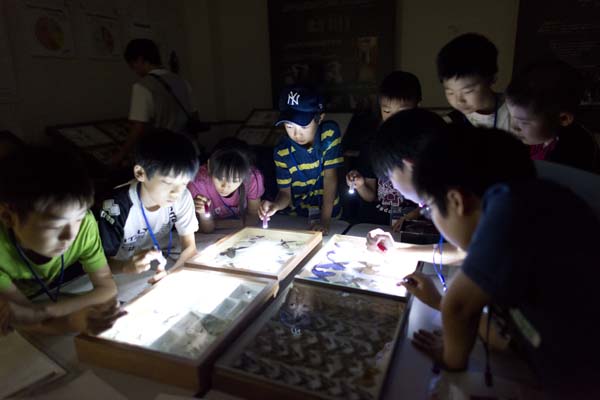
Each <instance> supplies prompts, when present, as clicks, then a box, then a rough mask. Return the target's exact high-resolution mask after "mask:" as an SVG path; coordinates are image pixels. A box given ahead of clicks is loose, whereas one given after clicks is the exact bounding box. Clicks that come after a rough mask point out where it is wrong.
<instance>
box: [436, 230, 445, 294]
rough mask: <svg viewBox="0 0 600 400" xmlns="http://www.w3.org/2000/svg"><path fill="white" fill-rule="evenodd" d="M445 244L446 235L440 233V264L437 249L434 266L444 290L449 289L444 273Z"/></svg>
mask: <svg viewBox="0 0 600 400" xmlns="http://www.w3.org/2000/svg"><path fill="white" fill-rule="evenodd" d="M443 246H444V237H443V236H442V235H440V241H439V243H438V249H439V251H440V263H439V265H438V264H436V263H435V250H434V251H433V268H434V269H435V273H436V274H437V276H438V278H439V280H440V282H441V284H442V288H443V289H444V292H445V291H446V290H448V287H447V286H446V279H444V274H443V273H442V271H443V270H442V267H443V265H442V252H443V249H444V248H443Z"/></svg>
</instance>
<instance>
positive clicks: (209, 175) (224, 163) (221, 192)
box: [188, 138, 265, 233]
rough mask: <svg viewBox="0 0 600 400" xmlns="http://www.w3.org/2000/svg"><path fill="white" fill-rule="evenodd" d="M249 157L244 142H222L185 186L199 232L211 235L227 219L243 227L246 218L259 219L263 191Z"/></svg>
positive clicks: (259, 175)
mask: <svg viewBox="0 0 600 400" xmlns="http://www.w3.org/2000/svg"><path fill="white" fill-rule="evenodd" d="M248 153H249V149H248V145H247V144H246V143H245V142H242V141H240V140H237V139H234V138H228V139H225V140H222V141H221V142H220V143H219V144H217V146H216V147H215V149H214V151H213V153H212V155H211V156H210V158H209V160H208V162H207V163H206V165H203V166H201V167H200V169H199V170H198V173H197V174H196V177H195V178H194V179H193V180H192V181H191V182H190V183H189V184H188V189H189V191H190V193H191V194H192V197H193V198H194V204H195V206H196V213H197V214H198V215H199V216H200V230H201V231H202V232H204V233H210V232H212V231H214V229H215V225H219V226H224V225H223V222H224V221H226V220H227V219H229V220H231V219H232V218H234V219H236V221H239V220H241V221H242V223H244V222H245V220H246V217H247V216H254V217H256V216H257V215H258V207H259V206H260V197H261V196H262V195H263V193H264V191H265V187H264V183H263V176H262V174H261V173H260V171H259V170H257V169H256V168H254V167H253V166H252V162H251V160H250V155H249V154H248ZM207 211H208V212H207ZM236 225H239V224H236Z"/></svg>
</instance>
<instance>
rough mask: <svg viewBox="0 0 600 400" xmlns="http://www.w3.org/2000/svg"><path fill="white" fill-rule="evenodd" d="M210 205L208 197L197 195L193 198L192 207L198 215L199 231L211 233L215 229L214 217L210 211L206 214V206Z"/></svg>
mask: <svg viewBox="0 0 600 400" xmlns="http://www.w3.org/2000/svg"><path fill="white" fill-rule="evenodd" d="M207 207H210V199H209V198H208V197H205V196H202V195H197V196H196V197H195V198H194V208H195V210H196V215H198V222H199V225H200V232H202V233H211V232H213V231H214V230H215V217H214V216H213V215H212V213H208V215H207V214H206V208H207Z"/></svg>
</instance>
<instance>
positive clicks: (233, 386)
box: [213, 262, 422, 400]
mask: <svg viewBox="0 0 600 400" xmlns="http://www.w3.org/2000/svg"><path fill="white" fill-rule="evenodd" d="M421 269H422V262H419V263H418V265H417V270H421ZM294 283H296V284H301V285H307V286H315V287H320V288H325V289H329V290H331V291H332V294H333V293H334V292H344V293H346V294H347V295H350V296H351V295H352V294H358V295H362V296H367V297H372V298H376V299H382V300H385V301H393V302H398V303H403V304H404V305H405V308H404V312H403V314H402V317H401V318H400V320H399V321H398V323H397V324H396V328H395V331H394V334H393V345H392V348H391V354H389V358H388V361H387V364H386V367H385V371H384V376H383V380H382V382H381V386H380V388H379V393H378V395H377V396H376V398H381V396H382V394H383V393H384V392H385V387H386V385H387V381H388V379H390V377H389V372H390V369H391V363H392V361H393V360H394V355H395V352H396V349H397V347H398V343H399V339H401V337H402V336H403V335H405V332H406V327H407V323H408V318H409V314H410V309H411V305H412V296H409V297H407V298H403V297H397V296H390V295H385V294H383V295H382V294H378V293H373V292H365V291H364V290H360V289H354V288H351V287H342V286H335V285H329V284H324V283H321V282H316V281H308V280H304V279H302V280H300V279H295V280H294ZM290 289H291V286H290V287H288V288H286V290H285V291H283V292H282V293H281V294H280V297H278V298H277V299H276V300H275V301H274V302H273V303H271V304H270V305H269V307H268V308H267V309H266V310H265V311H264V312H263V313H262V315H261V316H260V317H259V318H257V319H256V320H255V321H254V322H253V323H252V324H251V325H250V326H249V327H248V329H246V331H245V332H244V333H243V334H242V335H240V337H239V338H238V339H237V340H236V341H235V342H234V343H233V344H232V345H231V347H230V348H229V349H228V350H227V351H226V352H225V353H224V354H223V355H222V356H221V357H220V358H219V360H217V362H216V363H215V366H214V372H213V388H214V389H216V390H220V391H223V392H226V393H229V394H231V395H234V396H240V397H243V398H246V399H249V400H262V399H286V400H323V399H327V400H339V399H340V397H333V396H330V395H327V394H323V395H319V394H317V393H315V392H311V391H309V390H307V389H304V388H300V387H297V386H293V385H289V384H286V383H282V382H278V381H274V380H270V379H268V378H265V377H262V376H258V375H255V374H252V373H249V372H245V371H242V370H240V369H236V368H234V367H232V366H231V364H232V363H233V361H234V360H235V358H236V357H238V355H239V354H240V353H241V352H242V351H243V350H244V349H245V348H246V346H247V345H248V344H249V343H250V342H251V341H252V340H253V339H254V338H255V337H256V335H257V333H258V332H260V330H261V329H262V327H263V326H264V325H265V324H266V323H267V322H268V321H269V320H270V318H271V316H272V315H274V313H276V312H278V311H279V310H280V308H281V305H282V304H283V302H284V301H285V297H286V296H287V293H288V291H289V290H290ZM281 298H283V299H281Z"/></svg>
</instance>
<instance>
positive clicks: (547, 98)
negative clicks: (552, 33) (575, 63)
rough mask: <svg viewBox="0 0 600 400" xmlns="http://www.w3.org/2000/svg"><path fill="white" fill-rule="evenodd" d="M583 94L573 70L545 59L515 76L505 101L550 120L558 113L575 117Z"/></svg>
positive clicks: (581, 83) (577, 74) (578, 79)
mask: <svg viewBox="0 0 600 400" xmlns="http://www.w3.org/2000/svg"><path fill="white" fill-rule="evenodd" d="M583 92H584V85H583V80H582V79H581V76H580V75H579V73H578V72H577V70H576V69H575V68H573V67H572V66H570V65H569V64H567V63H565V62H563V61H560V60H557V59H546V60H539V61H537V62H535V63H533V64H530V65H529V66H527V67H526V68H525V69H524V70H522V71H521V72H520V73H518V74H517V75H516V76H515V77H514V78H513V79H512V81H511V82H510V84H509V85H508V87H507V88H506V98H507V99H508V100H509V101H510V102H511V103H514V104H516V105H518V106H521V107H525V108H528V109H530V110H531V111H532V112H533V113H535V114H537V115H542V116H546V117H553V116H558V114H559V113H560V112H572V113H575V112H576V111H577V109H578V107H579V103H580V101H581V98H582V97H583Z"/></svg>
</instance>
